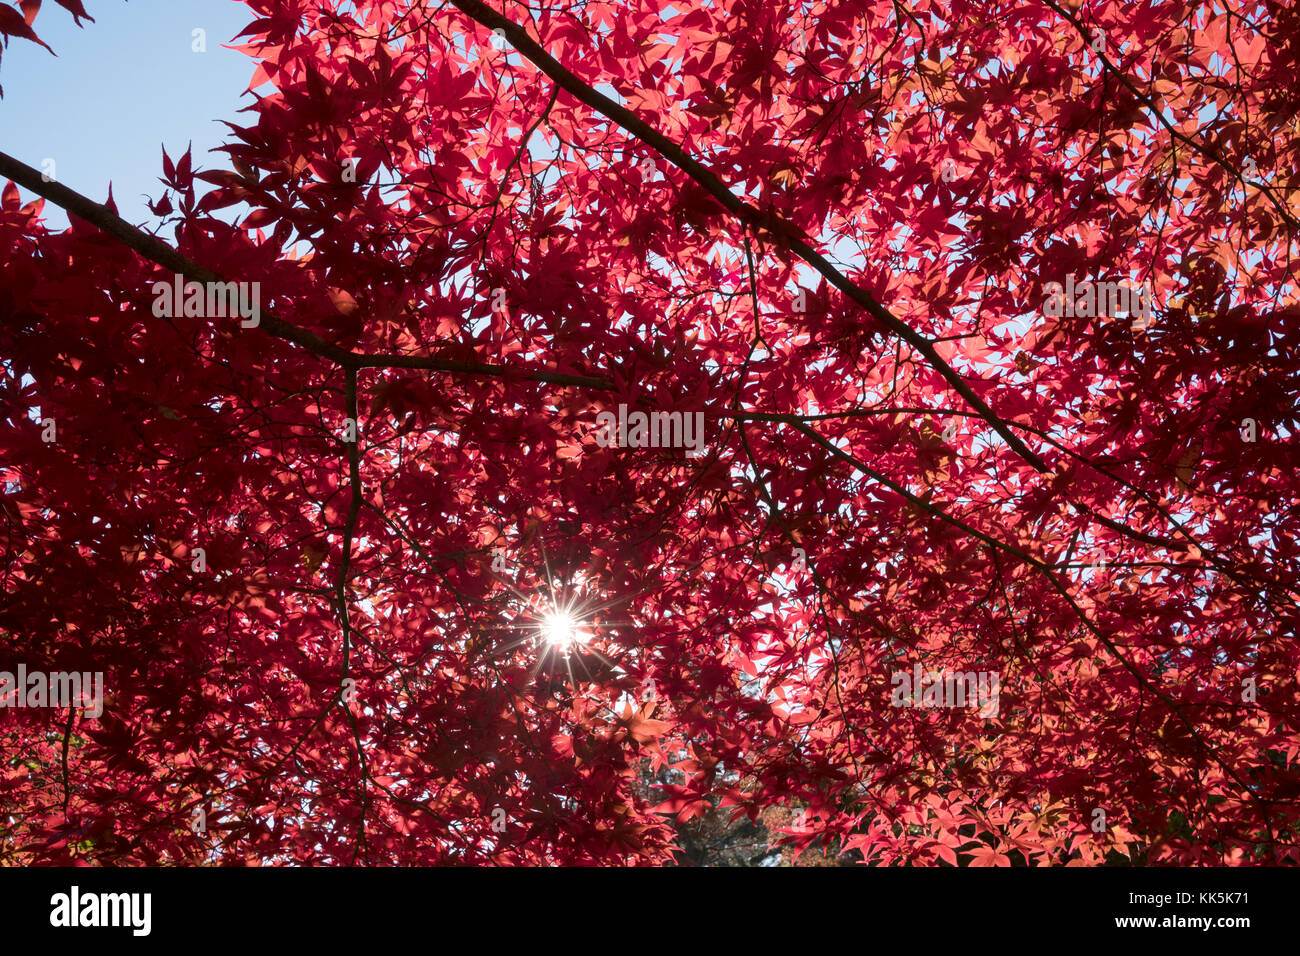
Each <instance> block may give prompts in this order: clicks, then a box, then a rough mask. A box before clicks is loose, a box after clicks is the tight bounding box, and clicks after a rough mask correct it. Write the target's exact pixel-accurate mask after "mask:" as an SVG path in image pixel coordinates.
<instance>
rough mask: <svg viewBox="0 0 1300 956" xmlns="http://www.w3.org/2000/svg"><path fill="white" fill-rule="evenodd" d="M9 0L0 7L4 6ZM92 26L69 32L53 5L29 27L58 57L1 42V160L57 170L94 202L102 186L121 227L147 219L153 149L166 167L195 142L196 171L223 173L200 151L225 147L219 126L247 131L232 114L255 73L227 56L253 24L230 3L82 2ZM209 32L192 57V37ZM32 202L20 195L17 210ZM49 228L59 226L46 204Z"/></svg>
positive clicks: (242, 117)
mask: <svg viewBox="0 0 1300 956" xmlns="http://www.w3.org/2000/svg"><path fill="white" fill-rule="evenodd" d="M8 2H9V0H0V3H8ZM85 5H86V10H87V12H89V13H90V15H91V16H93V17H94V18H95V22H94V23H86V22H84V21H83V23H82V27H81V28H80V29H78V28H77V27H76V26H74V24H73V19H72V16H71V15H70V14H69V13H68V12H67V11H66V10H64V9H63V8H62V7H60V6H58V5H57V4H56V3H54V2H53V0H50V2H47V3H45V4H44V5H43V6H42V8H41V12H40V15H39V16H38V17H37V18H36V22H35V23H34V24H33V27H34V29H35V30H36V33H37V35H38V36H40V38H41V39H42V40H44V41H45V42H46V43H48V44H49V45H50V46H51V47H53V48H54V52H55V53H56V54H58V55H57V56H51V55H50V53H49V51H47V50H45V49H44V48H43V47H40V46H38V45H37V44H35V43H32V42H30V41H28V40H22V39H17V38H12V37H11V38H10V39H9V46H8V48H7V49H6V50H4V51H3V57H2V58H0V86H3V87H4V93H5V95H4V99H3V100H0V150H3V151H4V152H6V153H8V154H9V155H11V156H14V157H15V158H17V159H20V160H22V161H23V162H25V163H27V164H28V165H31V166H35V167H36V168H38V169H39V168H42V166H41V164H42V162H43V161H44V160H45V159H47V158H48V159H53V160H54V161H55V164H56V165H55V177H56V178H57V179H58V181H59V182H61V183H63V184H64V185H66V186H68V187H70V188H72V189H75V190H77V191H78V192H80V193H82V194H84V195H86V196H89V197H90V198H91V199H94V200H95V201H97V202H103V201H104V200H105V199H106V198H107V196H108V185H109V183H110V182H112V184H113V198H114V199H115V200H116V202H117V206H118V211H119V212H120V213H121V215H122V216H123V218H125V219H127V220H128V221H129V222H133V223H137V224H139V223H143V222H146V221H152V218H153V217H152V216H151V215H150V213H149V211H148V209H147V208H146V207H145V194H148V195H150V196H152V197H153V198H155V199H156V198H157V197H158V196H159V195H160V194H161V192H162V186H161V184H160V183H159V182H158V177H159V176H161V175H162V151H161V148H160V147H161V146H162V145H164V144H165V145H166V147H167V151H168V152H169V153H171V155H172V157H173V158H176V157H179V156H180V155H181V154H182V153H184V152H185V148H186V145H187V144H188V143H189V142H190V141H191V140H192V141H193V143H194V164H195V167H196V168H200V167H202V168H214V167H220V168H225V167H226V166H227V165H228V164H227V163H226V162H224V161H223V159H224V157H223V156H222V155H221V154H209V153H208V150H209V149H211V148H212V147H214V146H216V145H218V144H219V143H221V142H223V141H224V140H225V139H226V134H227V133H228V132H229V131H228V129H227V128H226V127H225V126H223V125H222V124H221V123H219V122H217V121H218V120H223V119H224V120H228V121H230V122H233V123H243V124H248V123H249V122H250V121H251V117H250V114H240V113H239V112H238V111H239V110H240V109H241V108H242V107H244V106H247V105H248V104H250V103H252V102H254V98H253V95H252V94H251V93H250V94H248V95H247V96H245V95H242V94H243V91H244V90H245V88H247V86H248V81H249V80H250V79H251V78H252V75H253V68H254V63H253V60H251V59H249V58H248V57H247V56H245V55H244V54H242V53H239V52H238V51H235V50H229V49H226V48H225V46H224V45H225V44H230V43H231V41H232V38H233V37H234V36H235V34H237V33H239V32H240V31H242V30H243V29H244V27H245V26H247V25H248V24H249V23H250V22H251V21H252V20H254V19H255V15H254V14H253V13H252V11H250V10H249V9H248V7H246V6H244V4H243V3H239V2H236V0H131V2H130V3H126V2H124V0H85ZM195 29H203V30H205V31H206V41H207V52H206V53H196V52H194V50H193V49H192V47H193V45H194V36H193V31H194V30H195ZM32 198H35V197H34V196H32V195H31V194H29V193H28V192H27V191H26V190H24V191H23V201H24V202H26V201H27V200H30V199H32ZM45 215H46V216H47V218H48V220H49V227H50V228H51V229H62V228H65V227H66V226H67V221H68V220H67V217H66V216H65V215H64V214H63V212H62V211H61V210H60V209H58V208H57V207H55V206H54V205H52V204H49V203H47V204H46V206H45Z"/></svg>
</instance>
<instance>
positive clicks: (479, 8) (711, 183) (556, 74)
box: [451, 0, 1049, 472]
mask: <svg viewBox="0 0 1300 956" xmlns="http://www.w3.org/2000/svg"><path fill="white" fill-rule="evenodd" d="M451 2H452V4H453V5H454V6H455V7H457V8H458V9H459V10H460V11H461V12H462V13H464V14H465V15H466V16H468V17H470V18H471V19H473V20H475V21H477V22H478V23H481V24H482V25H483V26H485V27H488V28H489V29H493V30H500V31H501V32H502V33H503V34H504V35H505V36H506V37H507V39H509V40H510V42H511V43H512V44H513V45H514V47H515V49H517V50H518V51H519V52H520V53H521V54H522V55H524V56H525V57H527V58H528V59H529V60H530V61H531V62H532V63H533V65H535V66H536V67H537V68H538V69H539V70H541V71H542V72H543V73H545V74H546V75H547V76H549V77H550V78H551V79H552V80H554V81H555V82H556V84H558V85H559V86H560V88H561V89H563V90H565V91H566V92H568V93H570V94H572V95H573V96H574V97H575V98H577V99H578V100H579V101H581V102H582V103H585V104H586V105H587V106H590V107H591V108H592V109H593V110H595V111H596V112H598V113H600V114H601V115H602V116H605V117H606V118H608V119H610V120H612V121H613V122H615V123H617V124H618V125H619V126H621V127H622V128H623V129H624V130H626V131H627V132H629V133H631V134H632V135H633V136H635V137H636V138H637V139H639V140H641V142H643V143H645V144H646V145H647V146H650V147H651V148H652V149H654V150H655V151H656V152H658V153H659V154H660V155H661V156H663V157H664V159H667V160H668V161H669V162H671V163H672V164H673V165H674V166H676V167H677V168H678V169H680V170H682V172H684V173H686V175H688V176H690V177H691V179H693V180H695V182H696V183H698V184H699V185H700V186H702V187H703V188H704V189H706V190H707V191H708V192H709V194H710V195H712V196H713V197H714V198H715V199H716V200H718V202H720V203H721V204H722V205H723V206H724V207H725V208H726V209H727V210H728V211H729V212H731V213H732V214H734V215H735V216H737V217H739V218H740V219H741V220H742V221H744V222H745V223H752V224H754V225H756V226H761V227H763V228H764V229H766V230H767V231H769V232H771V233H772V234H773V235H774V236H777V237H778V238H779V239H780V241H782V242H784V243H786V244H787V245H789V247H790V248H791V249H792V250H793V251H794V252H795V253H797V254H798V256H799V257H800V258H801V259H803V260H804V261H805V262H807V263H808V264H809V265H811V266H812V267H813V268H814V269H816V270H817V271H818V272H819V273H821V275H822V276H823V277H824V278H825V279H826V281H827V282H829V283H830V284H831V285H833V286H835V288H837V289H839V290H840V291H841V292H842V293H844V294H845V295H846V296H848V297H849V298H850V299H851V300H853V301H854V302H856V303H857V304H858V305H859V306H861V307H862V308H864V309H866V310H867V312H868V313H870V314H871V315H872V316H873V317H874V318H875V319H876V320H877V321H878V322H880V323H881V325H883V326H885V328H887V329H889V330H890V331H891V332H893V333H894V334H895V335H897V336H898V337H899V338H900V339H902V340H903V341H905V342H907V343H908V344H909V345H910V346H912V348H914V349H916V351H918V352H919V353H921V355H923V356H924V357H925V360H926V361H927V362H928V363H929V364H930V367H931V368H933V369H935V370H936V371H937V372H938V373H939V374H940V375H942V376H943V378H944V379H945V380H946V381H947V382H948V384H949V385H951V386H952V387H953V389H955V390H956V392H957V394H958V395H960V396H961V397H962V398H963V399H964V400H965V401H966V403H967V404H968V405H970V407H971V408H974V409H975V410H976V411H978V412H979V414H980V417H981V418H983V419H984V420H985V421H987V422H988V423H989V424H990V425H991V426H992V427H993V429H994V431H996V432H997V433H998V434H999V435H1001V436H1002V439H1003V441H1005V442H1006V443H1007V444H1008V445H1009V446H1010V447H1011V448H1012V449H1013V450H1014V451H1015V452H1016V454H1018V455H1019V456H1020V457H1021V458H1023V459H1024V460H1025V461H1027V462H1029V463H1030V464H1031V465H1033V466H1034V468H1035V469H1037V470H1038V471H1043V472H1045V471H1048V470H1049V469H1048V467H1047V465H1046V463H1044V462H1043V460H1042V459H1041V458H1039V457H1038V456H1037V455H1036V454H1034V452H1032V451H1030V449H1029V447H1028V446H1027V445H1025V443H1024V442H1023V441H1022V440H1021V439H1020V438H1019V437H1018V436H1017V435H1016V434H1015V433H1014V432H1012V431H1011V429H1010V428H1008V427H1007V426H1006V425H1005V424H1004V423H1003V419H1002V418H1001V417H1000V416H999V415H998V414H996V413H995V412H994V411H993V409H992V408H990V407H989V406H988V405H986V404H985V403H984V401H983V400H982V399H981V398H980V397H979V396H978V395H976V394H975V392H974V390H972V389H971V387H970V386H969V385H967V384H966V381H965V379H963V378H962V377H961V376H960V375H959V374H957V371H956V370H955V369H954V368H953V367H952V366H950V365H949V364H948V363H947V362H945V361H944V360H943V358H942V357H941V356H940V355H939V353H938V351H937V350H936V349H935V347H934V344H933V343H932V342H931V341H930V340H929V339H927V338H926V337H925V336H923V335H921V334H920V333H919V332H917V331H916V330H915V329H913V328H912V327H911V326H909V325H908V324H907V323H905V322H903V321H902V320H901V319H899V318H898V317H897V316H895V315H894V314H893V313H892V312H890V311H889V310H888V309H886V308H885V307H884V306H883V305H881V304H880V303H879V302H877V301H876V300H875V298H874V297H873V296H872V295H871V293H869V292H867V290H865V289H863V288H861V287H860V286H858V285H857V284H855V283H854V282H852V281H851V280H850V279H849V278H848V277H847V276H845V275H844V274H843V273H841V272H840V271H839V270H838V269H836V268H835V267H834V266H833V265H831V264H830V262H829V261H827V259H826V258H825V257H824V256H823V255H822V254H821V253H819V252H817V250H815V249H813V248H812V246H810V245H808V243H807V242H805V241H804V240H803V239H801V238H799V232H800V230H799V229H797V228H796V227H795V226H794V225H793V224H791V223H789V222H787V221H786V220H784V219H782V218H780V217H778V216H774V215H769V214H767V213H764V212H762V211H760V210H758V209H756V208H754V207H753V206H751V205H750V204H749V203H747V202H745V201H744V200H743V199H741V198H739V197H738V196H736V195H735V194H733V193H732V192H731V190H730V189H728V188H727V187H726V185H725V184H724V183H723V182H722V180H720V179H719V178H718V177H717V176H716V175H715V174H714V173H713V172H712V171H711V170H709V169H708V168H706V167H705V166H704V165H703V164H701V163H700V162H699V161H698V160H696V159H695V158H694V157H693V156H691V155H690V154H689V153H687V152H686V151H685V150H684V149H682V148H681V147H680V146H678V145H677V144H676V143H674V142H673V141H672V140H670V139H669V138H668V137H667V136H665V135H664V134H663V133H661V132H659V131H658V130H657V129H655V128H654V127H652V126H651V125H650V124H648V123H646V122H645V121H644V120H642V119H640V118H639V117H638V116H637V115H636V114H635V113H633V112H632V111H631V110H629V109H627V108H625V107H623V106H620V105H619V104H618V103H615V102H614V101H613V100H611V99H610V98H609V97H608V96H605V95H604V94H602V93H599V92H597V91H596V90H594V89H592V88H591V87H590V86H588V85H587V84H586V83H584V82H583V81H582V80H580V79H578V77H576V76H575V75H574V74H573V73H570V72H569V71H568V70H567V69H565V67H564V66H563V65H562V64H561V63H560V62H559V61H558V60H556V59H555V58H554V57H552V56H551V55H550V54H549V53H547V52H546V51H545V50H544V49H542V47H541V46H540V45H539V44H538V43H537V42H536V41H535V40H533V39H532V37H530V36H529V35H528V33H527V31H526V30H525V29H524V28H523V27H521V26H520V25H519V24H517V23H515V22H514V21H513V20H510V19H507V18H506V17H504V16H502V15H501V14H499V13H497V12H496V11H495V10H493V9H492V8H491V7H489V6H487V5H486V4H484V3H482V2H480V0H451Z"/></svg>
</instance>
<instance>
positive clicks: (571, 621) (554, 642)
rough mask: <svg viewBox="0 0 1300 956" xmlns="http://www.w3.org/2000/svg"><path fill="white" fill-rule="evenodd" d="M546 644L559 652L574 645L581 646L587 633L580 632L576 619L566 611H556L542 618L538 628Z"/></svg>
mask: <svg viewBox="0 0 1300 956" xmlns="http://www.w3.org/2000/svg"><path fill="white" fill-rule="evenodd" d="M538 629H539V630H540V631H541V634H542V638H543V639H544V640H545V641H546V643H547V644H549V645H551V646H552V647H555V648H559V649H561V650H563V649H566V648H569V647H572V646H573V645H574V644H583V643H585V642H586V640H587V637H588V635H587V633H586V632H585V631H583V630H582V628H581V626H580V625H579V622H578V619H577V618H576V617H574V616H573V614H572V613H571V612H569V611H567V610H559V609H556V610H554V611H552V612H551V613H549V614H547V615H546V616H545V617H543V618H542V622H541V624H540V625H539V628H538Z"/></svg>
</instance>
